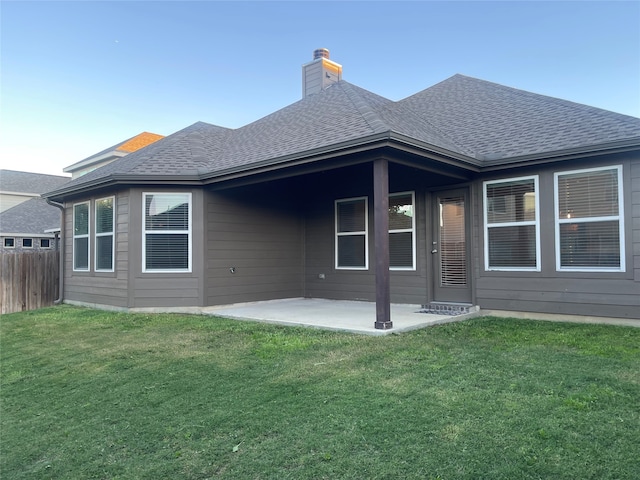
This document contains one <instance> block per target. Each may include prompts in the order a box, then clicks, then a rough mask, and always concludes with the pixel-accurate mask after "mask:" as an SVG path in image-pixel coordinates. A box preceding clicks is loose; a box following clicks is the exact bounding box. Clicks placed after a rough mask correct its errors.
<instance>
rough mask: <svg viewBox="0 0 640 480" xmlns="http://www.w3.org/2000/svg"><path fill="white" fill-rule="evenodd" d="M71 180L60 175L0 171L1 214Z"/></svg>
mask: <svg viewBox="0 0 640 480" xmlns="http://www.w3.org/2000/svg"><path fill="white" fill-rule="evenodd" d="M69 180H70V178H69V177H63V176H60V175H46V174H44V173H31V172H19V171H16V170H4V169H2V170H0V212H4V211H5V210H8V209H10V208H11V207H15V206H16V205H18V204H20V203H22V202H26V201H27V200H31V199H32V198H39V197H40V194H42V193H45V192H48V191H50V190H53V189H55V188H57V187H59V186H60V185H62V184H63V183H67V182H68V181H69Z"/></svg>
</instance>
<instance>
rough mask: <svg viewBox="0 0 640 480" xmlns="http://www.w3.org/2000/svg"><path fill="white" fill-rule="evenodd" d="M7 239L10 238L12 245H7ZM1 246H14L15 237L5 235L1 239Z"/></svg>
mask: <svg viewBox="0 0 640 480" xmlns="http://www.w3.org/2000/svg"><path fill="white" fill-rule="evenodd" d="M7 240H11V243H12V244H13V245H7ZM2 246H3V248H16V239H15V237H5V238H4V239H3V240H2Z"/></svg>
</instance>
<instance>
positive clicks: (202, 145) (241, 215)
mask: <svg viewBox="0 0 640 480" xmlns="http://www.w3.org/2000/svg"><path fill="white" fill-rule="evenodd" d="M336 65H338V64H336V63H335V62H333V61H331V60H329V58H328V52H327V51H325V50H320V51H316V52H315V54H314V59H313V61H312V62H310V63H308V64H305V65H303V92H305V96H304V97H303V98H302V99H301V100H299V101H297V102H295V103H293V104H291V105H289V106H287V107H285V108H283V109H281V110H278V111H276V112H274V113H272V114H270V115H268V116H266V117H264V118H261V119H259V120H257V121H255V122H253V123H250V124H248V125H245V126H243V127H241V128H237V129H229V128H224V127H220V126H216V125H210V124H207V123H202V122H198V123H195V124H193V125H191V126H188V127H186V128H185V129H183V130H180V131H178V132H176V133H174V134H172V135H169V136H167V137H166V138H163V139H161V140H158V141H157V142H155V143H153V144H151V145H149V146H147V147H145V148H143V149H141V150H139V151H137V152H135V153H132V154H130V155H128V156H127V157H126V158H122V159H119V160H116V161H114V162H112V163H110V164H109V165H106V166H104V167H102V168H100V169H97V170H95V171H93V172H90V173H87V174H86V175H84V176H82V177H80V178H77V179H74V180H72V181H71V182H70V183H68V184H66V185H64V186H62V187H59V188H56V189H55V190H53V191H51V192H49V193H47V194H46V197H47V198H49V199H51V200H53V201H56V202H61V203H63V204H64V206H65V222H64V235H65V239H66V240H65V242H64V250H65V255H66V264H65V269H64V270H65V278H64V284H65V290H64V298H65V301H67V302H71V303H77V304H91V305H94V306H102V307H104V308H119V309H125V310H127V309H134V310H135V309H143V308H147V307H166V308H187V307H204V306H212V305H226V304H233V303H238V302H253V301H261V300H269V299H282V298H296V297H305V298H325V299H344V300H366V301H371V302H374V301H375V302H376V318H375V319H372V322H373V321H375V326H376V328H379V329H388V328H391V327H392V326H393V319H392V318H390V303H404V304H419V305H430V306H434V307H438V306H450V305H453V306H456V305H473V306H479V307H480V308H481V309H487V310H492V311H520V312H535V313H553V314H572V315H589V316H603V317H617V318H625V319H637V320H640V119H638V118H634V117H629V116H625V115H620V114H617V113H613V112H609V111H605V110H601V109H598V108H593V107H590V106H586V105H580V104H576V103H572V102H569V101H565V100H561V99H557V98H550V97H547V96H542V95H537V94H534V93H530V92H526V91H522V90H517V89H514V88H510V87H506V86H502V85H498V84H495V83H491V82H487V81H483V80H479V79H476V78H471V77H467V76H463V75H454V76H453V77H451V78H448V79H446V80H444V81H442V82H440V83H438V84H436V85H434V86H431V87H429V88H427V89H425V90H423V91H420V92H418V93H416V94H414V95H412V96H410V97H407V98H405V99H402V100H400V101H391V100H388V99H386V98H384V97H381V96H379V95H376V94H374V93H372V92H369V91H367V90H364V89H362V88H359V87H357V86H355V85H352V84H350V83H348V82H347V81H344V80H342V69H341V67H340V68H338V67H339V65H338V67H336Z"/></svg>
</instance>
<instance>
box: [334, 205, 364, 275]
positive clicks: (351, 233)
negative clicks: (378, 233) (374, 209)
mask: <svg viewBox="0 0 640 480" xmlns="http://www.w3.org/2000/svg"><path fill="white" fill-rule="evenodd" d="M368 223H369V222H368V207H367V197H359V198H349V199H344V200H336V268H337V269H352V270H367V269H368V268H369V241H368V233H367V227H368Z"/></svg>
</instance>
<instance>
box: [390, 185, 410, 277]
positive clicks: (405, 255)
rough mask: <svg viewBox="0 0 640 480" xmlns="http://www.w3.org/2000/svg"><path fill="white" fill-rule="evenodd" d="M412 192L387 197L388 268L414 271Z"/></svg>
mask: <svg viewBox="0 0 640 480" xmlns="http://www.w3.org/2000/svg"><path fill="white" fill-rule="evenodd" d="M414 198H415V196H414V193H413V192H405V193H395V194H393V195H389V267H390V268H391V269H392V270H415V264H416V260H415V257H416V253H415V250H416V249H415V227H416V226H415V206H414V205H415V201H414Z"/></svg>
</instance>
